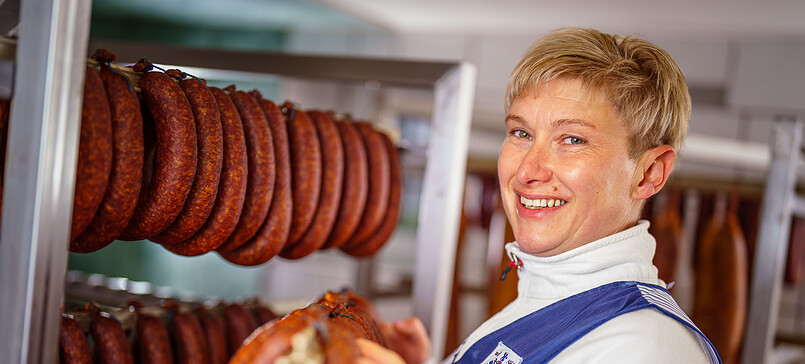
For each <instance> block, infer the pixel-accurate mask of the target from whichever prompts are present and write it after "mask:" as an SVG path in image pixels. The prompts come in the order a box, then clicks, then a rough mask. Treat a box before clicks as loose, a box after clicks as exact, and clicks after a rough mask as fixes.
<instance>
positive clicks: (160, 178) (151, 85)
mask: <svg viewBox="0 0 805 364" xmlns="http://www.w3.org/2000/svg"><path fill="white" fill-rule="evenodd" d="M140 89H141V90H142V96H143V100H144V103H145V105H146V107H147V108H148V110H150V113H151V115H152V116H153V119H154V126H155V130H156V139H157V152H156V164H155V166H154V175H153V180H152V182H151V183H150V184H149V185H148V186H146V185H145V184H144V185H143V188H144V191H143V193H141V194H140V201H139V202H138V203H137V207H136V208H135V210H134V216H133V217H132V219H131V220H130V221H129V224H128V226H126V229H125V230H124V231H123V234H122V235H121V236H120V238H121V239H122V240H141V239H147V238H150V237H152V236H154V235H156V234H157V233H159V232H160V231H162V230H164V229H165V228H167V227H168V226H169V225H170V224H171V222H173V220H174V219H175V218H176V216H177V215H179V213H180V212H182V207H183V206H184V203H185V200H186V199H187V195H188V194H189V193H190V187H191V186H192V184H193V179H194V178H195V175H196V160H197V158H196V157H197V146H196V123H195V119H194V118H193V112H192V111H191V109H190V103H189V102H188V101H187V97H185V95H184V92H182V89H181V87H179V85H177V84H176V82H174V81H173V79H171V78H170V76H168V75H166V74H164V73H161V72H146V73H144V74H143V75H142V76H141V77H140ZM144 168H147V166H146V167H144ZM144 173H145V172H144Z"/></svg>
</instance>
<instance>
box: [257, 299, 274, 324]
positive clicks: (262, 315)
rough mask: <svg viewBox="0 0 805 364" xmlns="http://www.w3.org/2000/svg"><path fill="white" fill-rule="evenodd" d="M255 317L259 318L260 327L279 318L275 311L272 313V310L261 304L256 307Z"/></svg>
mask: <svg viewBox="0 0 805 364" xmlns="http://www.w3.org/2000/svg"><path fill="white" fill-rule="evenodd" d="M254 316H255V317H257V325H258V326H262V325H264V324H266V323H268V322H269V321H271V320H274V319H275V318H277V317H278V316H277V314H275V313H274V311H271V309H270V308H268V307H266V306H265V305H262V304H260V303H258V304H257V306H255V307H254Z"/></svg>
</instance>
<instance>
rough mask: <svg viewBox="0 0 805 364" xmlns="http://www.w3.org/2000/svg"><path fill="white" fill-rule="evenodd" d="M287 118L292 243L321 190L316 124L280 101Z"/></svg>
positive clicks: (307, 221)
mask: <svg viewBox="0 0 805 364" xmlns="http://www.w3.org/2000/svg"><path fill="white" fill-rule="evenodd" d="M283 108H284V110H285V113H286V116H287V120H288V141H289V145H290V149H291V178H292V182H291V184H292V185H293V192H292V195H293V217H292V218H291V232H290V233H289V234H288V242H287V243H286V246H290V245H293V244H295V243H296V242H297V241H298V240H299V239H300V238H301V237H302V235H303V234H304V233H305V231H307V228H308V227H309V226H310V223H311V222H313V217H314V216H315V214H316V209H317V207H318V203H319V194H320V193H321V172H322V171H321V144H320V142H319V136H318V134H317V133H316V126H314V125H313V121H311V120H310V117H309V116H308V115H307V113H306V112H304V111H302V110H300V109H295V108H294V106H293V104H291V103H290V102H286V103H285V104H284V105H283Z"/></svg>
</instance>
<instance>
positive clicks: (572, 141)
mask: <svg viewBox="0 0 805 364" xmlns="http://www.w3.org/2000/svg"><path fill="white" fill-rule="evenodd" d="M563 143H565V144H572V145H575V144H584V139H581V138H577V137H572V136H571V137H567V138H565V139H564V140H563Z"/></svg>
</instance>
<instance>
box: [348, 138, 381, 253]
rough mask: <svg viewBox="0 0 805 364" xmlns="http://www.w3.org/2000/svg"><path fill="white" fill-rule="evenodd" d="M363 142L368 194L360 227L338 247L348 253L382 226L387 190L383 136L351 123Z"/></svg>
mask: <svg viewBox="0 0 805 364" xmlns="http://www.w3.org/2000/svg"><path fill="white" fill-rule="evenodd" d="M355 126H356V127H357V128H358V131H359V132H360V133H361V136H362V137H363V139H364V142H365V143H366V155H367V156H368V160H369V192H368V196H367V199H366V208H365V209H364V211H363V216H362V217H361V222H360V225H358V229H357V230H355V232H354V233H353V234H352V236H351V237H350V238H349V240H348V241H347V242H346V243H345V244H344V245H342V246H341V249H342V250H344V251H347V250H352V249H354V248H356V247H357V246H359V245H360V244H361V243H362V242H364V241H365V240H366V239H368V238H369V237H370V236H371V235H372V234H373V233H374V232H375V231H376V230H377V228H378V227H379V226H380V224H381V223H383V218H384V217H385V216H386V210H387V209H388V203H389V199H388V196H389V191H390V189H391V171H390V162H389V154H388V152H387V151H386V146H385V144H384V142H383V137H382V136H381V135H380V133H378V132H377V131H375V130H374V129H373V128H372V126H371V125H370V124H367V123H355Z"/></svg>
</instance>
